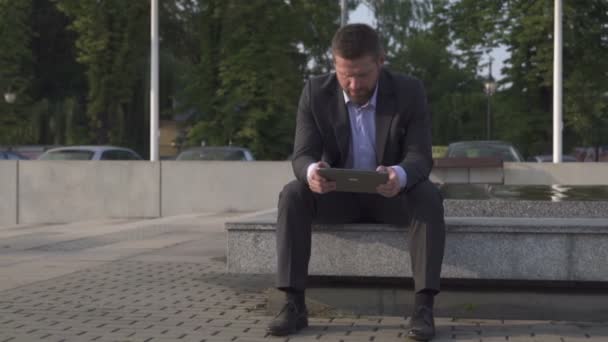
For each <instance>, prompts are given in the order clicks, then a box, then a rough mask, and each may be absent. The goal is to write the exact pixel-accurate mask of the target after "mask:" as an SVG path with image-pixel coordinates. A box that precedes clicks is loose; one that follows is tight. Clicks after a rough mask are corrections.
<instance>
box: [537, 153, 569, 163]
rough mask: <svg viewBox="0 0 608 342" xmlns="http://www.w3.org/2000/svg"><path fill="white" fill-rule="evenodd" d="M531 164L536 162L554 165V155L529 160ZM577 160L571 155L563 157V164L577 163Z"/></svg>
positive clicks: (544, 155) (543, 155) (542, 155)
mask: <svg viewBox="0 0 608 342" xmlns="http://www.w3.org/2000/svg"><path fill="white" fill-rule="evenodd" d="M528 161H529V162H536V163H552V162H553V155H552V154H541V155H538V156H533V157H530V158H528ZM576 161H577V160H576V158H575V157H574V156H571V155H567V154H565V155H563V156H562V162H564V163H572V162H576Z"/></svg>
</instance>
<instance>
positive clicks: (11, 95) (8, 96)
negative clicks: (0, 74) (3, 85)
mask: <svg viewBox="0 0 608 342" xmlns="http://www.w3.org/2000/svg"><path fill="white" fill-rule="evenodd" d="M4 101H6V103H8V104H13V103H15V101H17V93H15V92H14V91H12V90H10V89H9V90H8V91H7V92H6V93H4Z"/></svg>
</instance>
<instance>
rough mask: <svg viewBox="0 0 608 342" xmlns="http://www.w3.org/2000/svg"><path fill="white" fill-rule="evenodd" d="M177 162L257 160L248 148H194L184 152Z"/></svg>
mask: <svg viewBox="0 0 608 342" xmlns="http://www.w3.org/2000/svg"><path fill="white" fill-rule="evenodd" d="M175 160H244V161H252V160H255V158H254V157H253V153H251V151H250V150H249V149H247V148H244V147H236V146H203V147H192V148H189V149H187V150H185V151H182V152H181V153H180V154H178V155H177V158H175Z"/></svg>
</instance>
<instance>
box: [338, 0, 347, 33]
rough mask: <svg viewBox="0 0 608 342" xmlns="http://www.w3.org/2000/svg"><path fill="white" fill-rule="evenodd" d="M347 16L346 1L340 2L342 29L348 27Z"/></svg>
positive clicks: (341, 0)
mask: <svg viewBox="0 0 608 342" xmlns="http://www.w3.org/2000/svg"><path fill="white" fill-rule="evenodd" d="M347 16H348V11H347V8H346V0H340V27H342V26H344V25H346V20H347Z"/></svg>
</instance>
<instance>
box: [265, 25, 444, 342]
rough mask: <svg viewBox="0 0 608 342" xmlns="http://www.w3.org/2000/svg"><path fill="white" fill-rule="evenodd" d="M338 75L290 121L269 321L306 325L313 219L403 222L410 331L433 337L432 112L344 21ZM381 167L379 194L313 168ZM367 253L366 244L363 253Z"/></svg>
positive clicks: (436, 217)
mask: <svg viewBox="0 0 608 342" xmlns="http://www.w3.org/2000/svg"><path fill="white" fill-rule="evenodd" d="M332 54H333V58H334V65H335V71H336V72H335V73H331V74H327V75H322V76H318V77H314V78H311V79H310V80H308V82H307V83H306V85H305V87H304V90H303V92H302V96H301V97H300V103H299V108H298V114H297V121H296V134H295V143H294V153H293V162H292V164H293V170H294V173H295V175H296V178H297V179H296V180H295V181H292V182H291V183H289V184H287V185H286V186H285V188H284V189H283V191H282V192H281V194H280V196H279V205H278V220H277V257H278V268H277V287H278V288H279V289H280V290H282V291H284V292H285V294H286V303H285V306H284V307H283V309H282V310H281V311H280V313H279V314H278V315H277V316H276V317H275V319H274V320H273V321H272V322H271V323H270V325H269V326H268V331H269V332H270V333H271V334H272V335H279V336H282V335H288V334H292V333H295V332H297V331H299V330H300V329H302V328H304V327H306V326H308V314H307V310H306V305H305V300H304V290H305V288H306V278H307V275H308V262H309V259H310V251H311V224H312V223H313V222H318V223H350V222H360V221H374V222H382V223H390V224H397V225H401V226H403V227H408V229H409V232H410V253H411V260H412V271H413V277H414V283H415V290H416V295H415V308H414V312H413V314H412V316H411V319H410V330H409V332H408V336H409V337H411V338H413V339H417V340H428V339H431V338H432V337H433V336H434V334H435V327H434V319H433V298H434V296H435V295H436V294H437V293H438V292H439V276H440V273H441V263H442V259H443V252H444V245H445V224H444V217H443V216H444V215H443V200H442V197H441V194H440V193H439V191H438V189H437V188H436V187H435V186H434V185H433V184H432V183H431V182H430V181H429V179H428V176H429V173H430V171H431V167H432V164H433V160H432V157H431V130H430V118H429V113H428V110H427V103H426V95H425V93H424V89H423V86H422V84H421V82H420V81H418V80H416V79H414V78H411V77H408V76H404V75H400V74H397V73H393V72H391V71H388V70H386V69H385V68H384V67H383V63H384V53H383V49H382V47H381V44H380V41H379V38H378V36H377V33H376V32H375V31H374V30H373V29H372V28H371V27H369V26H367V25H364V24H350V25H346V26H344V27H342V28H341V29H340V30H338V32H336V34H335V36H334V38H333V40H332ZM327 167H336V168H353V169H362V170H377V171H380V172H386V173H388V181H387V182H386V184H382V185H380V186H378V188H377V189H376V190H377V193H374V194H361V193H348V192H336V191H334V190H335V188H336V184H335V182H331V181H328V180H327V179H324V178H323V177H321V176H320V175H319V173H318V169H319V168H327ZM370 253H373V251H370Z"/></svg>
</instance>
